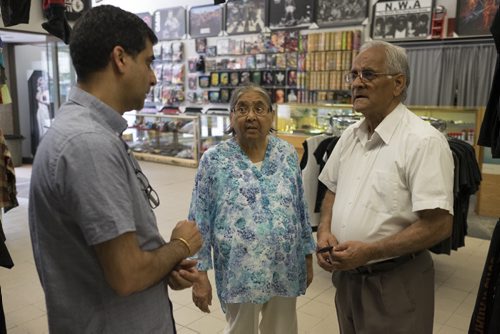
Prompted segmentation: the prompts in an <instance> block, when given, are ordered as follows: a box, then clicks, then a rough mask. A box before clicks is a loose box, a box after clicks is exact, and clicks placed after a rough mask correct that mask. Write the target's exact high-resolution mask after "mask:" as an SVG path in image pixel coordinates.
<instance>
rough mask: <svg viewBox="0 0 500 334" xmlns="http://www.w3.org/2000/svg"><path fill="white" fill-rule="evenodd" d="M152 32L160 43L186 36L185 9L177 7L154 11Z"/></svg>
mask: <svg viewBox="0 0 500 334" xmlns="http://www.w3.org/2000/svg"><path fill="white" fill-rule="evenodd" d="M153 31H154V32H155V34H156V36H157V37H158V39H159V40H160V41H162V40H170V39H181V38H183V37H184V35H185V34H186V9H185V8H184V7H181V6H179V7H172V8H165V9H160V10H157V11H155V12H154V13H153Z"/></svg>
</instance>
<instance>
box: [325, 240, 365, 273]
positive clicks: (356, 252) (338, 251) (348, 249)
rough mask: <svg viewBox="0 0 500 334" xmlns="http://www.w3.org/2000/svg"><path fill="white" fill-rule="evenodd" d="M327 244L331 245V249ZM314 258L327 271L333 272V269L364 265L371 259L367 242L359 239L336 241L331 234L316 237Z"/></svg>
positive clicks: (348, 268) (353, 267) (349, 268)
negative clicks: (316, 248)
mask: <svg viewBox="0 0 500 334" xmlns="http://www.w3.org/2000/svg"><path fill="white" fill-rule="evenodd" d="M329 246H331V249H330V248H329ZM327 247H328V248H327ZM316 258H317V260H318V265H319V266H320V267H321V268H323V269H324V270H326V271H329V272H333V271H334V270H352V269H355V268H357V267H359V266H362V265H365V264H366V263H367V262H368V261H370V260H371V259H370V250H369V246H368V244H367V243H364V242H361V241H346V242H343V243H338V242H337V239H336V238H335V237H333V235H330V236H329V237H326V238H318V250H317V251H316Z"/></svg>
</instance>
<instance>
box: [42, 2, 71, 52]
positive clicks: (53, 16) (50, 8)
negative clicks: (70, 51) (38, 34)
mask: <svg viewBox="0 0 500 334" xmlns="http://www.w3.org/2000/svg"><path fill="white" fill-rule="evenodd" d="M43 11H44V12H45V15H46V16H47V19H48V21H47V22H44V23H42V28H43V29H45V30H47V31H48V32H49V33H50V34H51V35H54V36H56V37H58V38H60V39H62V40H63V41H64V43H65V44H69V39H70V35H71V27H70V26H69V23H68V20H67V19H66V16H65V14H64V13H65V6H64V0H43Z"/></svg>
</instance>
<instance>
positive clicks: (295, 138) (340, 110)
mask: <svg viewBox="0 0 500 334" xmlns="http://www.w3.org/2000/svg"><path fill="white" fill-rule="evenodd" d="M358 115H359V114H357V113H355V112H354V111H353V109H352V105H349V104H299V103H296V104H295V103H287V104H278V105H277V117H276V125H275V126H276V130H277V131H278V133H277V136H278V137H279V138H282V139H284V140H286V141H288V142H289V143H290V144H292V145H293V146H294V147H295V149H296V150H297V153H298V154H299V159H300V158H301V157H302V154H303V153H304V149H303V147H302V143H303V142H304V140H306V139H307V138H308V137H310V136H314V135H319V134H322V133H330V134H332V135H339V134H340V133H341V131H342V130H343V128H345V127H346V126H348V124H350V123H351V122H350V121H351V120H353V119H356V117H358Z"/></svg>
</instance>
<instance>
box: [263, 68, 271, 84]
mask: <svg viewBox="0 0 500 334" xmlns="http://www.w3.org/2000/svg"><path fill="white" fill-rule="evenodd" d="M273 84H274V74H273V72H272V71H264V72H263V73H262V85H263V86H270V85H273Z"/></svg>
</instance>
